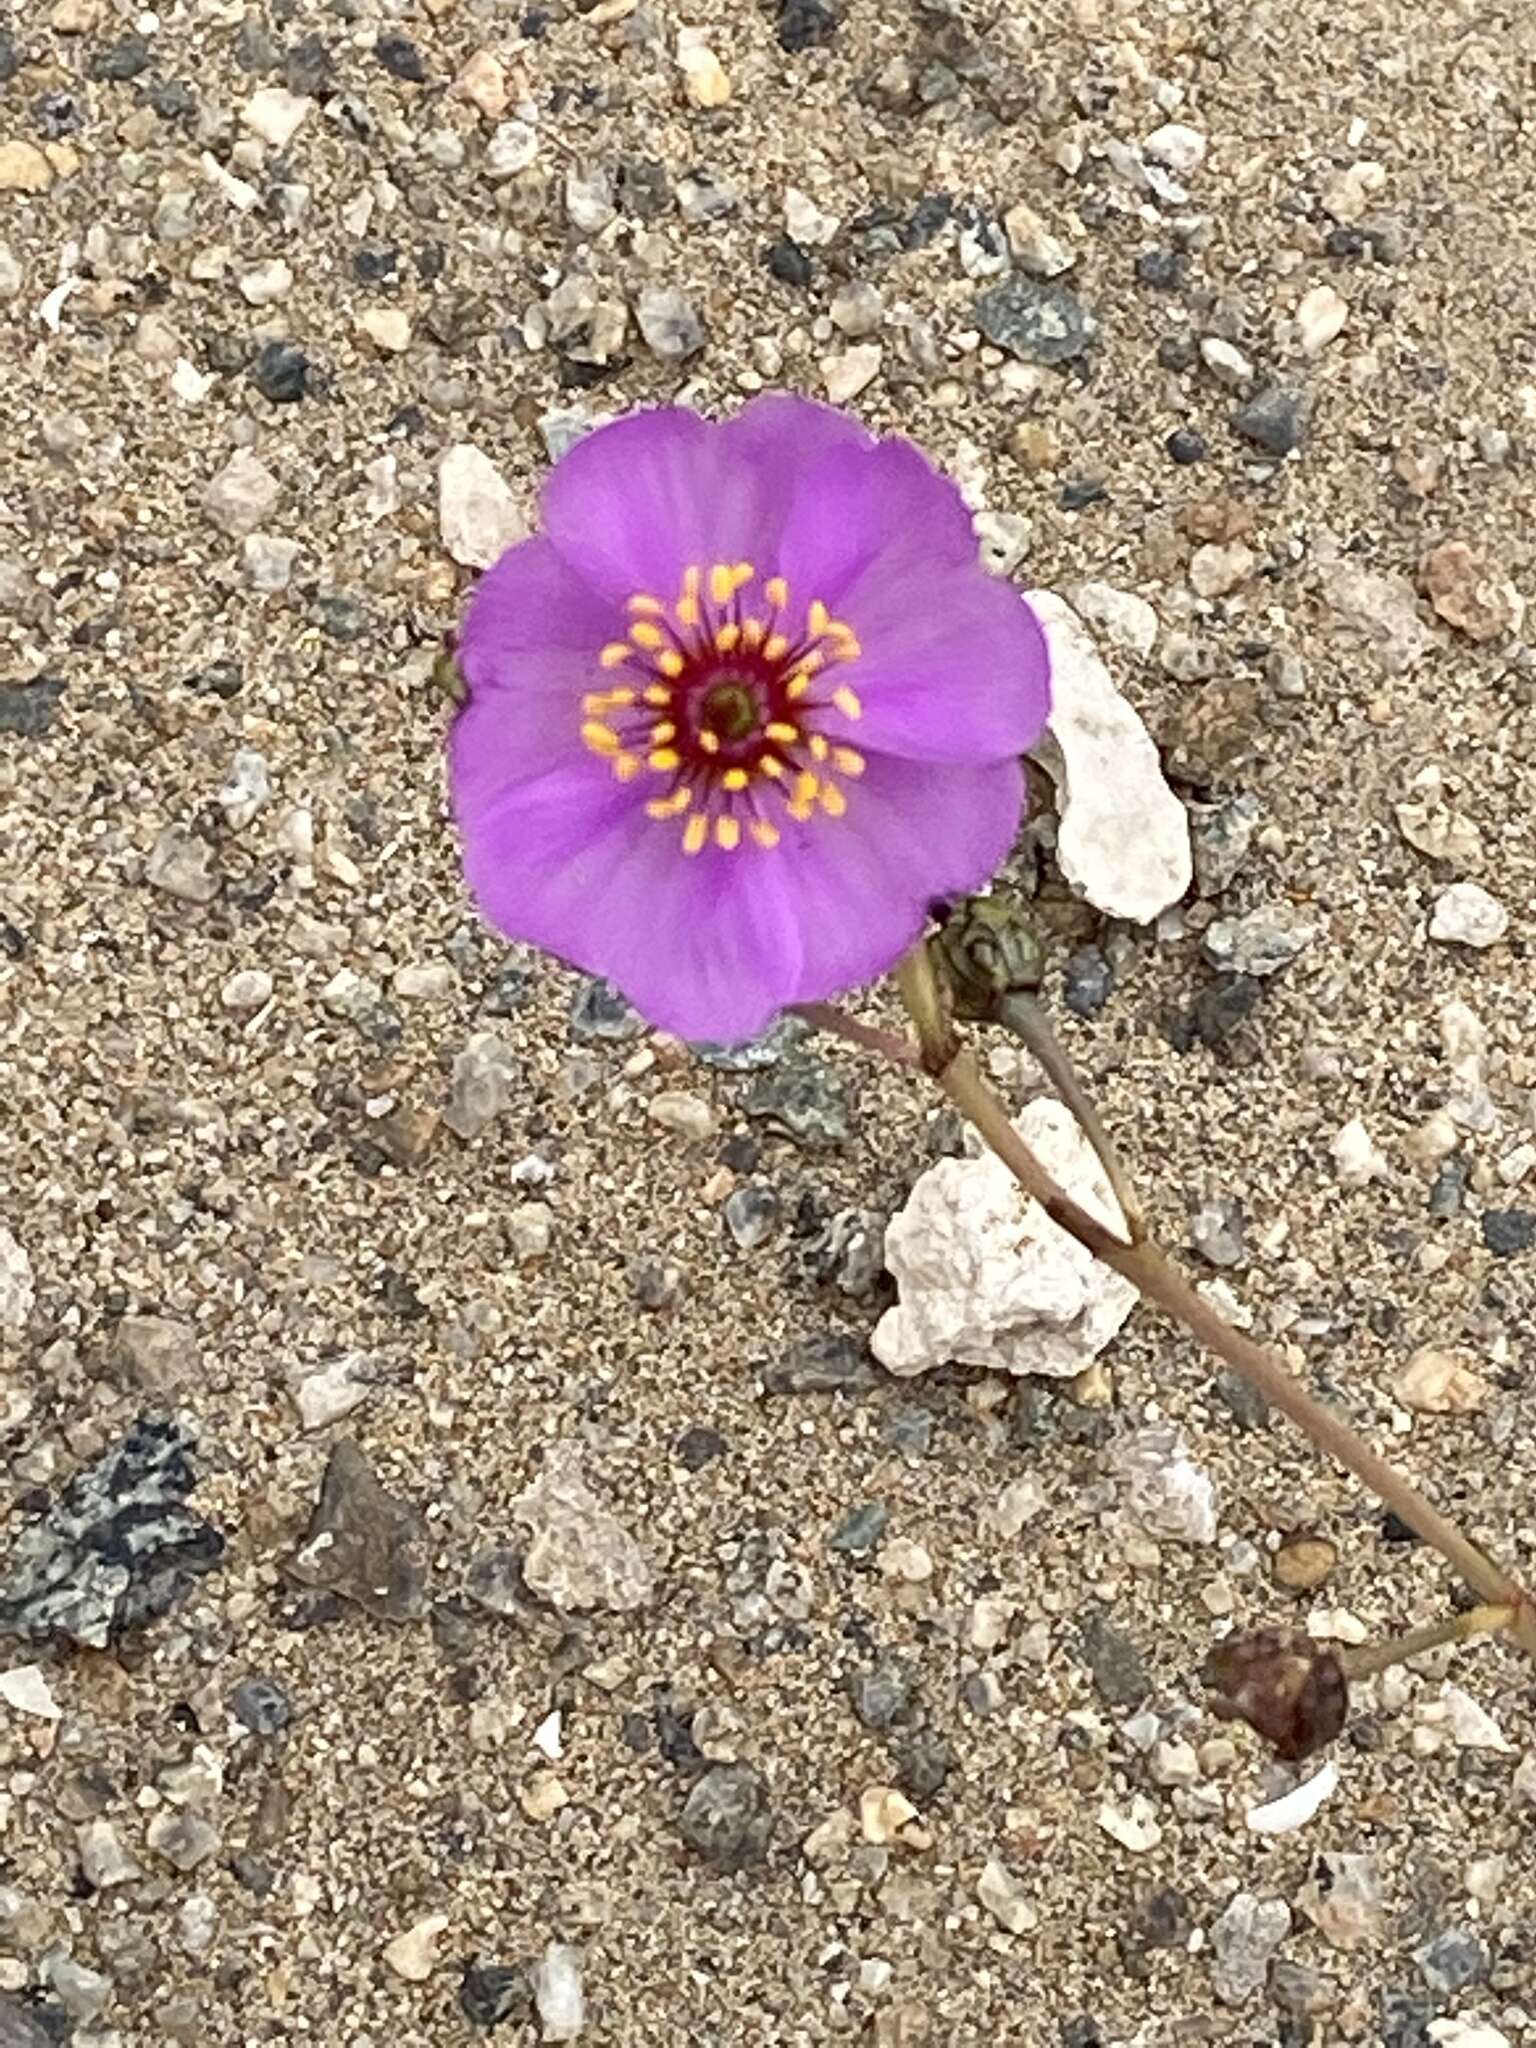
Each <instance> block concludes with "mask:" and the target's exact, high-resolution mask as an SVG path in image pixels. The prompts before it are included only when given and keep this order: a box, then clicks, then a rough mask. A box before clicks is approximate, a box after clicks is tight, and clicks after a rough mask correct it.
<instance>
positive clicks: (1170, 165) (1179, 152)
mask: <svg viewBox="0 0 1536 2048" xmlns="http://www.w3.org/2000/svg"><path fill="white" fill-rule="evenodd" d="M1206 148H1207V143H1206V139H1205V137H1204V136H1203V135H1202V134H1201V133H1200V130H1199V129H1198V128H1190V127H1187V126H1186V125H1185V123H1184V122H1182V121H1166V122H1164V124H1163V126H1162V127H1161V128H1154V129H1153V131H1152V133H1151V134H1150V135H1149V136H1147V138H1146V140H1145V141H1144V142H1143V143H1142V145H1141V149H1142V154H1143V155H1144V156H1148V157H1150V158H1151V159H1152V161H1153V163H1155V164H1161V165H1162V166H1163V167H1164V169H1165V170H1170V171H1172V172H1173V173H1174V175H1175V176H1176V177H1180V178H1187V177H1188V176H1189V175H1190V173H1191V172H1192V171H1198V170H1199V168H1200V166H1201V165H1202V164H1203V163H1204V162H1205V152H1206Z"/></svg>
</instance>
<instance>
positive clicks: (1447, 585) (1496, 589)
mask: <svg viewBox="0 0 1536 2048" xmlns="http://www.w3.org/2000/svg"><path fill="white" fill-rule="evenodd" d="M1419 588H1420V589H1421V590H1422V591H1423V592H1424V595H1425V596H1426V597H1427V598H1428V599H1429V601H1430V603H1431V604H1432V605H1433V606H1434V608H1435V610H1436V611H1437V612H1438V613H1439V615H1440V617H1441V618H1442V619H1444V620H1445V622H1446V624H1447V625H1448V626H1454V627H1455V629H1456V631H1457V632H1458V633H1465V635H1466V636H1467V638H1468V639H1469V640H1476V641H1480V642H1481V641H1489V640H1497V639H1499V638H1500V636H1501V635H1502V634H1504V633H1506V632H1508V631H1510V630H1511V629H1512V628H1517V627H1518V626H1519V623H1520V616H1521V609H1522V608H1521V607H1520V606H1519V605H1518V604H1517V602H1516V600H1515V596H1514V593H1513V591H1512V590H1511V589H1510V586H1509V585H1508V584H1507V583H1505V582H1502V581H1501V580H1499V578H1498V577H1497V576H1496V574H1495V572H1494V571H1493V570H1492V569H1491V568H1490V567H1489V565H1488V564H1487V563H1486V562H1485V561H1484V560H1483V558H1482V556H1481V555H1479V554H1477V553H1475V552H1474V550H1473V549H1472V548H1470V547H1469V546H1468V545H1467V543H1466V542H1465V541H1464V540H1448V541H1442V542H1441V544H1440V546H1439V547H1437V548H1431V549H1430V551H1429V553H1428V554H1427V555H1426V556H1425V557H1424V559H1423V561H1422V562H1421V563H1420V564H1419Z"/></svg>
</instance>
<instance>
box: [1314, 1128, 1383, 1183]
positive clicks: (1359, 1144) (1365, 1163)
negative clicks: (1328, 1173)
mask: <svg viewBox="0 0 1536 2048" xmlns="http://www.w3.org/2000/svg"><path fill="white" fill-rule="evenodd" d="M1328 1150H1329V1153H1330V1155H1331V1157H1332V1159H1333V1171H1334V1177H1335V1178H1336V1179H1337V1181H1338V1183H1339V1186H1340V1187H1343V1188H1363V1187H1368V1186H1369V1185H1370V1183H1371V1182H1372V1181H1373V1180H1382V1179H1384V1178H1385V1176H1386V1172H1387V1162H1386V1160H1385V1159H1384V1158H1383V1157H1382V1155H1381V1153H1380V1152H1378V1151H1377V1149H1376V1146H1375V1143H1374V1142H1373V1140H1372V1138H1371V1134H1370V1132H1369V1131H1368V1130H1367V1129H1366V1127H1365V1125H1364V1123H1363V1122H1362V1121H1361V1119H1360V1118H1359V1117H1351V1119H1350V1121H1349V1122H1348V1123H1347V1124H1345V1125H1344V1126H1343V1128H1342V1129H1341V1130H1340V1131H1338V1132H1337V1133H1336V1135H1335V1136H1334V1138H1333V1141H1332V1143H1331V1144H1330V1145H1329V1147H1328Z"/></svg>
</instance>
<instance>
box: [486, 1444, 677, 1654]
mask: <svg viewBox="0 0 1536 2048" xmlns="http://www.w3.org/2000/svg"><path fill="white" fill-rule="evenodd" d="M512 1512H513V1514H514V1515H515V1516H516V1517H517V1519H518V1520H519V1521H520V1522H524V1523H526V1524H527V1526H528V1528H529V1529H530V1531H531V1532H532V1533H531V1535H530V1537H529V1540H528V1549H527V1552H526V1555H525V1556H524V1559H523V1576H524V1578H525V1579H526V1580H527V1582H528V1585H529V1587H530V1589H531V1590H532V1591H533V1592H535V1593H537V1594H538V1595H539V1597H540V1598H541V1599H544V1600H547V1601H548V1602H549V1603H550V1605H551V1606H552V1607H555V1608H558V1609H559V1611H560V1612H561V1613H562V1614H573V1613H585V1612H587V1611H589V1610H591V1609H593V1608H602V1609H604V1610H605V1611H607V1612H608V1613H612V1614H623V1613H628V1612H629V1611H630V1610H632V1609H633V1608H637V1607H644V1606H645V1605H646V1604H647V1603H648V1602H649V1601H650V1599H651V1597H652V1595H653V1594H654V1592H655V1589H656V1578H655V1573H654V1572H653V1571H652V1569H651V1565H650V1561H649V1559H648V1558H647V1557H646V1555H645V1553H644V1551H643V1550H641V1548H640V1546H639V1544H638V1543H636V1541H635V1539H634V1537H633V1536H631V1535H630V1533H629V1531H628V1530H627V1529H626V1528H625V1527H624V1525H623V1523H622V1522H620V1521H619V1519H618V1518H617V1516H615V1515H613V1514H611V1513H610V1512H609V1511H608V1509H607V1508H605V1507H604V1506H603V1504H602V1502H601V1501H600V1500H599V1499H598V1498H597V1496H596V1495H595V1494H594V1493H593V1492H592V1490H591V1488H590V1487H589V1486H588V1485H587V1482H586V1480H585V1479H584V1478H583V1477H582V1471H581V1447H580V1445H579V1444H575V1443H571V1442H564V1443H556V1444H552V1445H551V1446H550V1448H549V1450H548V1451H547V1452H546V1454H545V1459H544V1465H543V1468H542V1470H541V1471H540V1472H539V1474H538V1477H537V1478H536V1479H535V1480H534V1482H533V1484H532V1485H531V1486H530V1487H528V1488H527V1490H526V1491H525V1492H523V1493H521V1494H519V1496H518V1498H517V1499H516V1500H515V1501H514V1502H513V1503H512Z"/></svg>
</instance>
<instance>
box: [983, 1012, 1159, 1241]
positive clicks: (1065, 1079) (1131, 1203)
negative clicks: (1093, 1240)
mask: <svg viewBox="0 0 1536 2048" xmlns="http://www.w3.org/2000/svg"><path fill="white" fill-rule="evenodd" d="M997 1021H998V1023H999V1024H1001V1025H1002V1026H1003V1027H1004V1029H1005V1030H1008V1031H1011V1032H1013V1034H1014V1036H1015V1037H1017V1038H1021V1039H1022V1040H1023V1041H1024V1044H1025V1045H1026V1046H1027V1047H1028V1049H1029V1051H1030V1052H1032V1053H1033V1054H1034V1056H1035V1058H1036V1059H1037V1060H1038V1061H1039V1062H1040V1064H1041V1066H1042V1067H1043V1068H1044V1069H1045V1075H1046V1079H1047V1080H1048V1081H1049V1082H1050V1083H1051V1086H1052V1087H1053V1088H1054V1089H1055V1090H1056V1093H1057V1094H1058V1095H1059V1096H1060V1097H1061V1099H1062V1101H1063V1102H1064V1103H1065V1104H1066V1106H1067V1108H1068V1109H1070V1110H1071V1112H1072V1114H1073V1116H1074V1117H1076V1119H1077V1125H1078V1129H1079V1130H1080V1131H1081V1132H1082V1134H1083V1136H1084V1137H1085V1138H1086V1139H1087V1140H1088V1142H1089V1144H1090V1145H1091V1146H1092V1147H1093V1149H1094V1151H1095V1152H1096V1153H1097V1155H1098V1160H1099V1164H1100V1166H1102V1167H1103V1169H1104V1173H1105V1177H1106V1178H1107V1180H1108V1181H1109V1185H1110V1187H1111V1189H1112V1190H1113V1191H1114V1197H1115V1200H1116V1202H1117V1203H1118V1204H1119V1208H1120V1213H1121V1215H1122V1216H1123V1217H1124V1218H1125V1229H1126V1235H1127V1236H1128V1237H1129V1239H1130V1241H1131V1243H1132V1244H1140V1243H1141V1241H1142V1239H1143V1238H1144V1237H1145V1236H1146V1234H1147V1223H1146V1218H1145V1217H1144V1216H1143V1214H1142V1211H1141V1201H1140V1198H1139V1197H1138V1195H1137V1193H1136V1190H1135V1188H1134V1187H1133V1186H1132V1185H1131V1177H1130V1174H1129V1173H1128V1172H1127V1170H1126V1167H1125V1163H1124V1161H1123V1160H1122V1159H1121V1157H1120V1155H1119V1153H1118V1152H1117V1151H1116V1150H1115V1147H1114V1143H1113V1141H1112V1140H1111V1138H1110V1135H1109V1132H1108V1131H1107V1130H1106V1129H1105V1128H1104V1120H1103V1118H1102V1117H1101V1116H1100V1115H1099V1112H1098V1111H1097V1110H1096V1109H1095V1108H1094V1106H1093V1104H1092V1103H1091V1102H1090V1101H1089V1099H1088V1097H1087V1095H1086V1094H1085V1093H1084V1090H1083V1084H1082V1082H1081V1081H1079V1080H1078V1078H1077V1070H1076V1068H1075V1067H1074V1066H1073V1065H1072V1062H1071V1060H1070V1059H1068V1057H1067V1054H1066V1049H1065V1047H1064V1046H1063V1045H1062V1044H1061V1042H1060V1040H1059V1039H1058V1038H1057V1036H1056V1034H1055V1032H1054V1031H1053V1030H1052V1029H1051V1027H1050V1023H1049V1021H1048V1019H1047V1017H1046V1014H1045V1012H1044V1010H1042V1009H1041V1008H1040V1005H1039V1004H1038V1003H1036V1002H1033V1001H1032V1000H1031V999H1030V997H1028V996H1027V995H1023V994H1020V993H1017V992H1016V993H1014V994H1012V995H1008V996H1005V997H1004V998H1003V1000H1002V1003H1001V1005H1000V1006H999V1009H998V1013H997Z"/></svg>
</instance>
